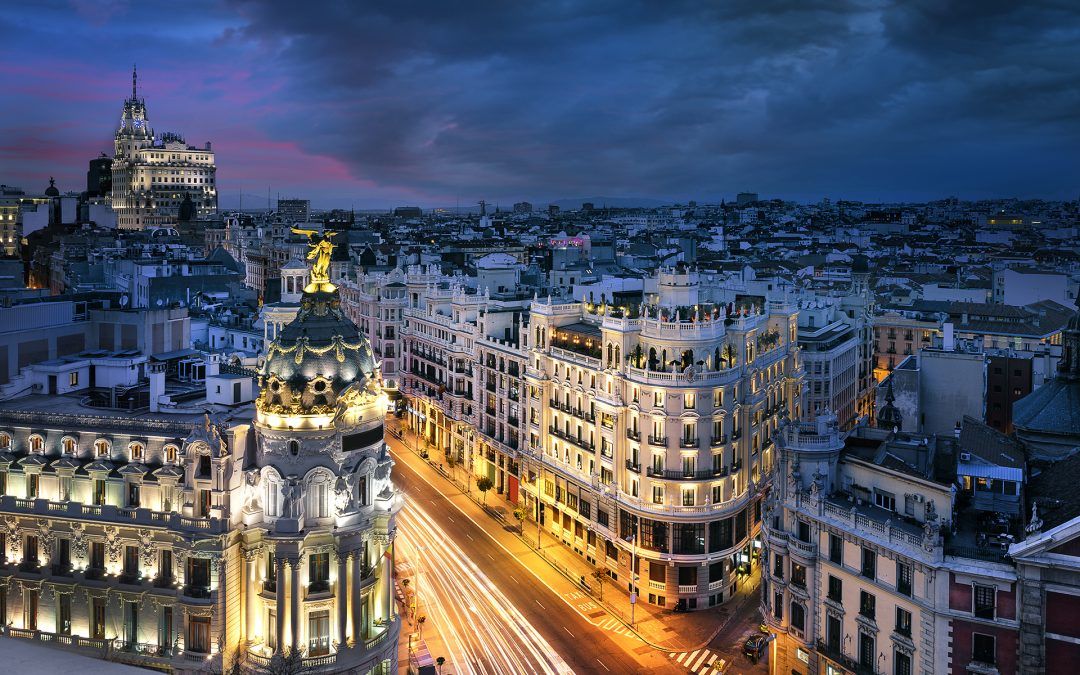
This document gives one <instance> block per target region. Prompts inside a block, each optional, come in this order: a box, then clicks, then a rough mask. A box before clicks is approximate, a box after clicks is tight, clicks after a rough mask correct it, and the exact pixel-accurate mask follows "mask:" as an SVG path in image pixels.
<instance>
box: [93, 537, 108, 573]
mask: <svg viewBox="0 0 1080 675" xmlns="http://www.w3.org/2000/svg"><path fill="white" fill-rule="evenodd" d="M90 569H92V570H95V571H102V570H104V569H105V542H103V541H92V542H90Z"/></svg>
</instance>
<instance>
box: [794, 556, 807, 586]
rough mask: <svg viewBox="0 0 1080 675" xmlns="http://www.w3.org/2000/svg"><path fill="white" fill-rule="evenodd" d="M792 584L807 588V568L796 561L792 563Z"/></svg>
mask: <svg viewBox="0 0 1080 675" xmlns="http://www.w3.org/2000/svg"><path fill="white" fill-rule="evenodd" d="M791 583H792V585H794V586H798V587H799V588H806V567H804V566H803V565H800V564H799V563H797V562H794V561H793V562H792V563H791Z"/></svg>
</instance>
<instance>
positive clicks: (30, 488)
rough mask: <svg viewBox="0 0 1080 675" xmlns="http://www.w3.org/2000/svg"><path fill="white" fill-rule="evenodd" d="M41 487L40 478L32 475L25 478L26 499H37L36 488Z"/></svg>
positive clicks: (34, 474)
mask: <svg viewBox="0 0 1080 675" xmlns="http://www.w3.org/2000/svg"><path fill="white" fill-rule="evenodd" d="M40 486H41V476H40V475H39V474H36V473H32V474H30V475H28V476H27V477H26V498H27V499H37V496H38V488H39V487H40Z"/></svg>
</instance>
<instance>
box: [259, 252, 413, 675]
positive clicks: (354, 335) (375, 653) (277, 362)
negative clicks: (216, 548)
mask: <svg viewBox="0 0 1080 675" xmlns="http://www.w3.org/2000/svg"><path fill="white" fill-rule="evenodd" d="M312 236H313V241H317V240H319V239H320V238H319V237H318V235H314V234H313V235H312ZM321 241H323V242H325V241H326V240H324V239H323V240H321ZM331 249H332V246H326V247H323V248H322V249H320V248H319V244H318V243H314V244H313V252H312V255H311V256H309V258H310V259H314V260H316V262H315V264H314V265H313V269H312V272H311V283H309V284H308V285H307V286H306V287H305V288H304V291H303V295H302V296H301V298H300V309H299V311H298V313H297V315H296V318H295V319H294V320H293V321H292V322H290V323H289V324H287V325H285V326H284V327H283V328H282V329H281V331H280V332H279V333H278V334H277V336H276V338H275V339H274V340H273V341H272V342H270V345H269V347H268V349H267V354H266V360H265V364H264V366H263V369H262V371H261V372H260V375H259V384H260V388H261V393H260V395H259V398H258V400H257V401H256V404H255V405H256V416H255V423H254V428H255V439H256V440H255V452H254V458H253V460H254V461H253V463H252V465H249V467H248V468H247V471H246V473H247V483H248V484H249V485H253V486H261V488H260V489H257V490H254V491H253V492H252V493H251V497H250V498H249V501H248V503H247V505H246V506H245V512H244V516H243V520H244V523H245V524H246V525H247V528H248V529H247V532H246V534H245V542H244V544H245V550H246V559H247V561H248V562H247V567H248V568H249V571H250V573H251V574H252V575H253V581H255V582H256V587H259V588H262V589H263V590H262V592H259V593H257V594H249V597H248V599H247V604H248V607H249V610H248V619H247V623H246V629H247V642H248V643H249V644H250V645H251V647H249V649H248V657H249V658H250V659H251V660H252V662H253V663H254V664H255V665H266V664H267V663H268V662H269V660H270V659H271V658H272V657H273V655H274V654H276V653H281V652H283V651H284V650H286V649H299V650H301V651H303V652H304V653H305V657H306V658H305V664H307V665H310V666H311V667H315V668H317V669H318V672H328V673H330V672H335V673H336V672H349V673H384V672H385V673H392V672H397V636H398V632H399V628H400V624H399V620H398V618H397V616H395V614H394V605H393V592H392V590H393V579H392V575H393V563H392V557H393V556H392V541H393V536H394V521H395V517H396V514H397V512H398V510H399V508H400V504H401V500H400V498H399V496H398V493H397V491H396V490H395V488H394V486H393V484H392V482H391V481H390V470H391V466H392V464H393V462H392V460H391V459H390V455H389V453H388V452H387V450H386V445H385V444H384V443H383V417H384V415H385V412H386V402H385V400H384V397H383V395H382V394H381V388H380V386H379V384H380V379H381V376H380V373H379V367H378V363H377V362H376V361H375V359H374V355H373V353H372V350H371V346H370V345H369V344H368V341H367V339H365V338H364V337H363V336H362V335H361V334H360V331H359V330H358V329H357V327H356V325H355V324H353V322H352V321H350V320H349V318H348V317H347V316H345V314H344V313H343V312H342V310H341V301H340V297H339V295H338V290H337V288H336V287H334V285H333V284H331V283H329V280H328V279H327V278H326V276H325V275H324V274H322V270H321V269H320V267H319V265H320V263H321V262H324V260H323V259H322V258H320V257H319V256H320V255H329V251H330V250H331Z"/></svg>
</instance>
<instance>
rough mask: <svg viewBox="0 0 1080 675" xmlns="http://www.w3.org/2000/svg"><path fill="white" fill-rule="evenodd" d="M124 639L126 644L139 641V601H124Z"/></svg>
mask: <svg viewBox="0 0 1080 675" xmlns="http://www.w3.org/2000/svg"><path fill="white" fill-rule="evenodd" d="M124 639H125V640H126V641H127V642H128V644H135V643H137V642H138V641H139V601H138V600H131V601H127V602H124Z"/></svg>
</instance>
